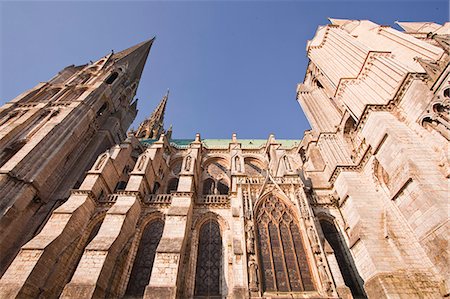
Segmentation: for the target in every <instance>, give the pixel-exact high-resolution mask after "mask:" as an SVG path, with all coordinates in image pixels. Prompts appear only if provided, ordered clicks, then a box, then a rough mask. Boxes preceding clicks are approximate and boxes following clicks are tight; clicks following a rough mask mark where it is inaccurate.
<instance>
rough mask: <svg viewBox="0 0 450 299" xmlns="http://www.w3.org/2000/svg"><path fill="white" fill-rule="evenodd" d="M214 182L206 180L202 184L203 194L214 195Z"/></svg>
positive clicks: (209, 179)
mask: <svg viewBox="0 0 450 299" xmlns="http://www.w3.org/2000/svg"><path fill="white" fill-rule="evenodd" d="M214 189H215V182H214V180H213V179H211V178H207V179H206V180H205V181H204V182H203V194H214Z"/></svg>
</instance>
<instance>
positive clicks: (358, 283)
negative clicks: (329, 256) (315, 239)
mask: <svg viewBox="0 0 450 299" xmlns="http://www.w3.org/2000/svg"><path fill="white" fill-rule="evenodd" d="M320 226H321V228H322V232H323V234H324V235H325V239H326V240H327V241H328V243H329V244H330V246H331V248H332V249H333V251H334V256H335V257H336V260H337V263H338V266H339V270H341V274H342V278H343V279H344V282H345V285H346V286H348V287H349V288H350V291H351V292H352V294H353V296H354V297H356V298H366V294H365V292H364V289H363V288H362V281H363V280H362V278H361V276H359V273H358V271H357V270H356V266H355V265H354V262H353V260H352V258H351V255H350V252H349V250H348V248H347V247H346V246H345V245H344V244H343V240H342V236H341V234H340V233H339V231H338V230H337V229H336V226H335V225H334V224H333V223H330V222H329V221H327V220H320Z"/></svg>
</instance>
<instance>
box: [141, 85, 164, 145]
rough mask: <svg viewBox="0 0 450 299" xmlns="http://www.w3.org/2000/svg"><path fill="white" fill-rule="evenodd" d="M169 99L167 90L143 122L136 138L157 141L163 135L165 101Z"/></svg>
mask: <svg viewBox="0 0 450 299" xmlns="http://www.w3.org/2000/svg"><path fill="white" fill-rule="evenodd" d="M168 99H169V90H167V93H166V95H165V96H164V97H163V98H162V100H161V102H160V103H159V104H158V107H156V109H155V110H154V111H153V113H152V115H151V116H150V118H147V119H146V120H144V121H143V122H142V123H141V124H140V125H139V128H138V130H137V132H136V137H137V138H143V139H158V138H159V136H160V135H161V134H162V133H164V112H165V110H166V105H167V100H168Z"/></svg>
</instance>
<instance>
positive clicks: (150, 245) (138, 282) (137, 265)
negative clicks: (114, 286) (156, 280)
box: [125, 220, 164, 297]
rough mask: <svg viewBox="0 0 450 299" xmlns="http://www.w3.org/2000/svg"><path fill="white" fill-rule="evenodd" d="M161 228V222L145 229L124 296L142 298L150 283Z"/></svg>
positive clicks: (158, 221)
mask: <svg viewBox="0 0 450 299" xmlns="http://www.w3.org/2000/svg"><path fill="white" fill-rule="evenodd" d="M163 228H164V222H163V221H162V220H155V221H153V222H150V224H147V226H146V227H145V230H144V232H143V233H142V237H141V241H140V243H139V249H138V251H137V254H136V258H135V260H134V264H133V269H132V270H131V275H130V280H129V281H128V287H127V290H126V293H125V295H127V296H136V297H142V296H143V295H144V292H145V287H146V286H147V285H148V283H149V281H150V275H151V273H152V268H153V262H154V260H155V254H156V247H158V244H159V241H160V240H161V236H162V233H163Z"/></svg>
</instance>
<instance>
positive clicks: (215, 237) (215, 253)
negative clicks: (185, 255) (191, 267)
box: [194, 219, 222, 296]
mask: <svg viewBox="0 0 450 299" xmlns="http://www.w3.org/2000/svg"><path fill="white" fill-rule="evenodd" d="M221 268H222V236H221V234H220V227H219V224H218V223H217V222H216V221H214V220H212V219H210V220H208V221H207V222H206V223H204V224H203V225H202V227H201V229H200V234H199V241H198V254H197V267H196V271H195V291H194V295H195V296H220V293H221V292H220V278H221Z"/></svg>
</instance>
